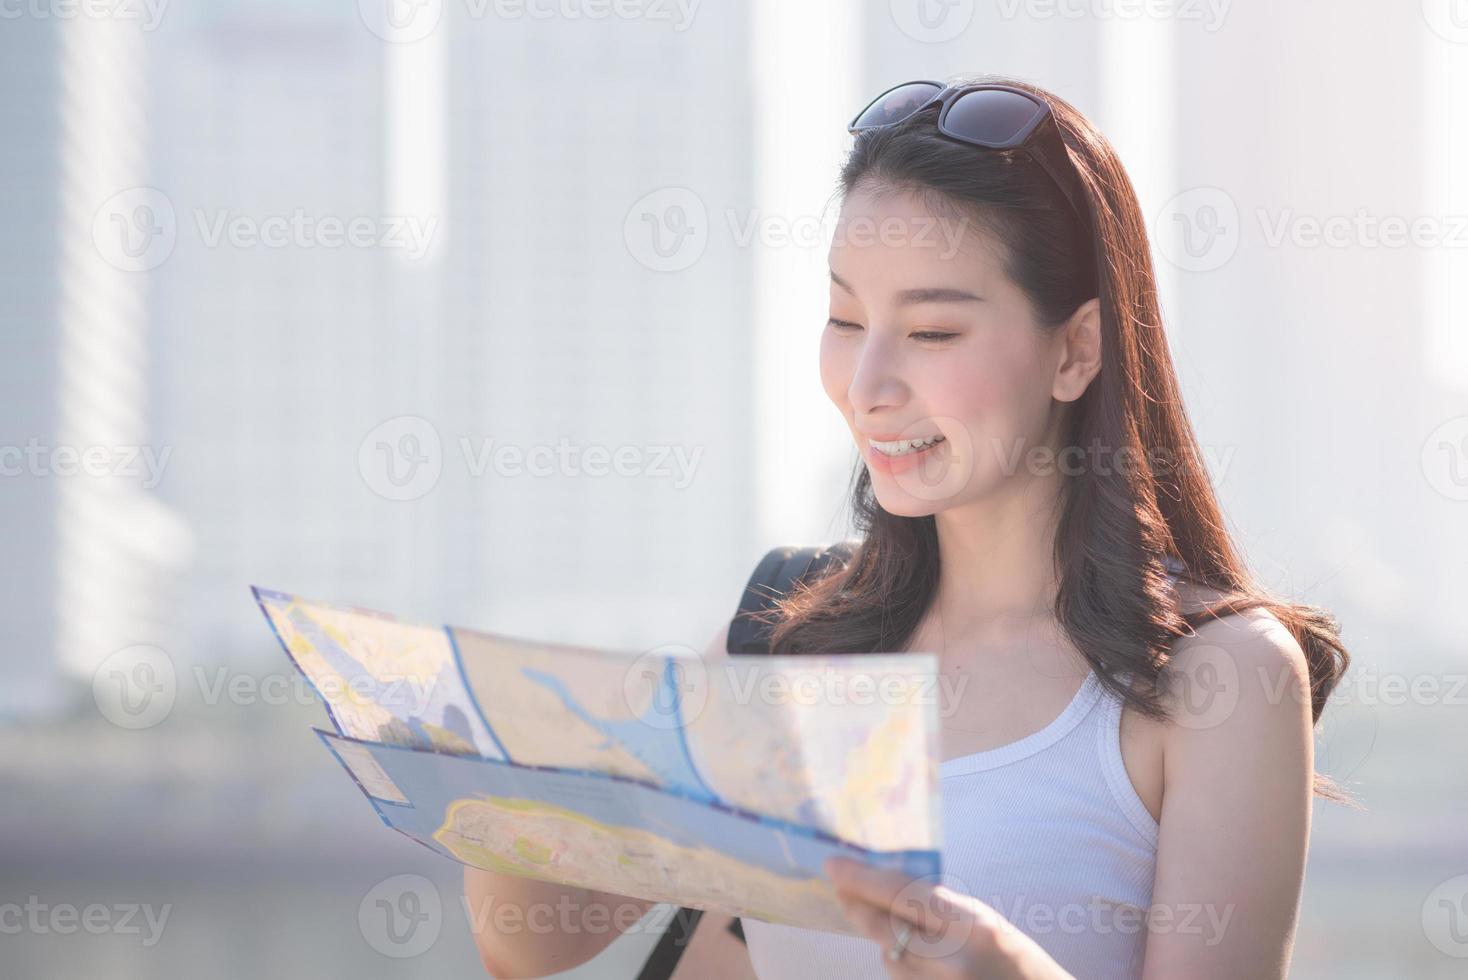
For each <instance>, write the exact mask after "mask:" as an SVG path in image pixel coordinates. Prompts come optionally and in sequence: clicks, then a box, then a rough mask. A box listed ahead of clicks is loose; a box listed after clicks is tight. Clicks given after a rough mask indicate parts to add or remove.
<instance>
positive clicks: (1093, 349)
mask: <svg viewBox="0 0 1468 980" xmlns="http://www.w3.org/2000/svg"><path fill="white" fill-rule="evenodd" d="M1058 336H1059V338H1060V362H1059V363H1058V364H1057V365H1056V366H1055V382H1054V384H1053V385H1052V386H1051V390H1050V394H1051V396H1052V397H1053V398H1054V399H1055V400H1056V401H1061V402H1073V401H1075V400H1076V399H1077V398H1080V397H1081V396H1082V395H1084V394H1085V393H1086V388H1087V387H1088V386H1089V385H1090V384H1091V379H1092V378H1094V377H1096V375H1097V374H1099V373H1100V372H1101V300H1100V299H1098V298H1094V297H1093V298H1092V299H1088V300H1086V301H1085V302H1084V303H1082V304H1081V305H1080V306H1078V307H1076V311H1075V312H1074V313H1072V314H1071V315H1070V319H1069V320H1067V321H1066V322H1065V325H1064V326H1063V327H1061V329H1060V331H1059V335H1058Z"/></svg>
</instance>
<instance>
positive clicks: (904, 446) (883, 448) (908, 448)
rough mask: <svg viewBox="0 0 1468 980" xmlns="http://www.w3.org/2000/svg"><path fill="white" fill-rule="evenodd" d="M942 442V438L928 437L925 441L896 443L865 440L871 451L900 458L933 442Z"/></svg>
mask: <svg viewBox="0 0 1468 980" xmlns="http://www.w3.org/2000/svg"><path fill="white" fill-rule="evenodd" d="M942 441H943V437H942V436H928V437H927V438H926V439H899V440H898V441H896V442H878V441H877V440H875V439H868V440H867V442H869V443H871V446H872V448H873V449H875V450H877V452H879V453H883V454H884V455H887V456H902V455H904V454H906V453H911V452H917V451H918V450H919V449H926V448H927V447H928V446H931V445H933V444H934V443H935V442H942Z"/></svg>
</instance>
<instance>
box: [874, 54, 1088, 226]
mask: <svg viewBox="0 0 1468 980" xmlns="http://www.w3.org/2000/svg"><path fill="white" fill-rule="evenodd" d="M934 103H938V104H941V106H942V108H941V109H939V110H938V132H940V133H942V134H943V135H944V136H947V137H948V138H949V139H954V140H958V141H959V142H961V143H970V144H972V145H974V146H981V147H984V148H985V149H989V150H1020V151H1022V152H1023V153H1025V154H1027V155H1028V156H1029V157H1030V159H1032V160H1034V161H1035V162H1036V163H1037V164H1039V165H1040V168H1041V169H1042V170H1044V171H1045V173H1046V174H1048V175H1049V177H1050V179H1051V181H1053V182H1054V184H1055V186H1056V187H1058V188H1060V192H1061V193H1062V194H1064V195H1065V199H1066V201H1067V202H1069V204H1070V207H1071V210H1072V211H1074V212H1075V213H1076V216H1077V217H1079V218H1080V219H1081V221H1082V222H1083V223H1086V224H1089V220H1088V217H1087V214H1088V212H1087V209H1086V208H1085V207H1084V206H1083V203H1084V201H1085V200H1086V198H1085V194H1084V193H1083V191H1082V190H1081V186H1080V179H1079V177H1078V176H1077V175H1076V172H1075V168H1074V166H1073V165H1072V164H1071V162H1070V157H1069V156H1068V155H1067V153H1066V151H1065V141H1064V140H1063V139H1062V138H1061V135H1060V125H1059V123H1057V122H1056V121H1055V115H1054V113H1052V112H1051V111H1050V106H1049V104H1048V103H1046V102H1045V100H1044V99H1041V98H1040V97H1039V96H1037V95H1033V94H1031V93H1029V92H1026V91H1024V90H1023V89H1018V88H1013V87H1011V86H1008V85H998V84H990V83H987V82H975V83H970V84H967V85H952V86H950V85H944V84H943V83H942V82H933V81H916V82H903V83H902V84H901V85H894V86H893V87H892V88H889V89H888V90H887V91H885V92H883V93H882V94H881V95H879V96H877V97H876V98H875V99H873V100H872V102H871V104H870V105H868V106H867V107H866V108H865V109H863V110H862V111H861V112H858V113H857V114H856V118H855V119H853V120H852V121H851V125H849V126H847V127H846V128H847V131H848V132H850V133H853V134H855V133H860V132H863V131H864V130H868V129H881V128H882V127H884V126H893V125H896V124H897V123H900V122H902V121H903V120H904V119H906V118H908V117H909V116H911V115H912V114H913V113H915V112H920V111H921V110H923V109H926V108H928V107H929V106H931V105H933V104H934Z"/></svg>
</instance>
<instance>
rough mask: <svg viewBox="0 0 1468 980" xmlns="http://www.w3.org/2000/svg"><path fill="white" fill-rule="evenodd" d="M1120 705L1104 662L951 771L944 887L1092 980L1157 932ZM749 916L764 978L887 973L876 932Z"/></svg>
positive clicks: (1124, 964) (944, 777) (1152, 839)
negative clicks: (1151, 922) (1065, 701)
mask: <svg viewBox="0 0 1468 980" xmlns="http://www.w3.org/2000/svg"><path fill="white" fill-rule="evenodd" d="M1179 567H1180V566H1179V565H1178V564H1177V563H1176V562H1175V561H1172V562H1170V563H1169V568H1170V569H1171V570H1172V571H1173V573H1174V574H1173V581H1174V582H1176V572H1177V570H1178V569H1179ZM1121 708H1122V702H1121V700H1120V699H1119V698H1118V697H1117V696H1116V695H1114V694H1112V693H1111V692H1110V691H1107V690H1106V689H1105V688H1104V687H1102V686H1101V682H1100V680H1099V679H1098V678H1097V676H1096V673H1095V671H1094V670H1093V671H1091V673H1090V674H1089V675H1087V677H1086V680H1085V681H1084V683H1082V685H1081V688H1080V690H1079V691H1077V692H1076V695H1075V697H1074V698H1073V699H1072V700H1071V702H1070V704H1069V705H1067V706H1066V708H1065V710H1064V711H1062V712H1061V713H1060V716H1059V717H1057V718H1056V719H1055V720H1054V721H1052V722H1051V723H1050V724H1048V725H1046V726H1045V727H1044V728H1042V729H1041V730H1040V731H1038V732H1035V733H1033V734H1031V735H1027V736H1025V737H1024V738H1022V739H1020V740H1018V741H1016V742H1010V743H1009V744H1008V745H1001V746H999V747H998V748H995V749H989V750H987V751H984V752H975V753H973V754H971V755H965V756H960V757H958V758H956V759H949V760H948V761H947V762H944V763H942V764H941V765H940V766H939V778H940V780H941V782H942V787H943V848H942V851H943V874H942V882H943V883H944V884H946V885H948V886H949V887H950V888H953V889H954V890H956V891H960V892H963V893H965V894H968V895H972V896H974V897H975V898H978V899H980V900H981V901H983V902H986V903H988V904H989V905H991V906H993V907H994V909H995V910H996V911H998V913H999V914H1000V915H1002V916H1003V917H1004V918H1005V919H1007V920H1008V921H1009V922H1011V923H1012V924H1013V925H1014V926H1016V927H1017V928H1018V929H1020V930H1021V931H1022V932H1024V933H1026V934H1028V935H1029V936H1030V937H1032V938H1033V939H1034V940H1035V942H1037V943H1038V944H1039V945H1040V946H1042V947H1043V948H1044V949H1045V951H1046V952H1047V953H1049V954H1050V955H1051V956H1052V957H1053V958H1054V959H1055V961H1056V962H1057V963H1059V964H1060V965H1061V966H1062V967H1064V968H1065V969H1066V970H1067V971H1069V972H1070V973H1072V974H1073V975H1075V976H1078V977H1085V978H1086V980H1135V978H1136V977H1139V976H1140V975H1141V972H1142V955H1143V953H1144V951H1145V948H1146V941H1147V930H1146V911H1147V908H1148V906H1149V905H1150V904H1151V901H1152V880H1153V872H1154V870H1155V867H1156V856H1157V822H1156V821H1155V820H1153V819H1152V815H1151V814H1150V813H1149V812H1148V811H1147V808H1146V806H1145V805H1144V804H1143V803H1142V801H1141V799H1140V798H1139V797H1138V796H1137V792H1136V790H1135V789H1134V788H1133V786H1132V781H1131V778H1130V777H1129V776H1128V775H1127V772H1126V767H1125V765H1124V764H1123V763H1122V757H1121V738H1120V720H1121ZM740 921H741V923H742V925H743V927H744V937H745V941H746V943H747V944H748V948H749V959H750V962H751V964H752V965H753V966H754V971H755V973H756V974H758V976H759V977H760V980H814V978H818V977H841V978H849V980H866V978H871V980H884V978H886V977H887V975H888V974H887V971H886V970H885V969H884V968H883V966H882V953H883V948H882V947H880V946H878V945H877V943H875V942H873V941H872V940H870V939H866V938H864V937H854V936H844V935H840V934H837V933H830V932H821V931H819V930H815V929H801V928H796V927H794V926H784V925H776V924H773V923H769V922H762V921H760V920H757V919H741V920H740ZM914 948H916V947H914ZM907 955H908V956H912V955H913V951H911V950H910V951H909V952H908V953H907Z"/></svg>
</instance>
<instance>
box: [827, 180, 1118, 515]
mask: <svg viewBox="0 0 1468 980" xmlns="http://www.w3.org/2000/svg"><path fill="white" fill-rule="evenodd" d="M1003 255H1004V253H1003V249H1002V246H1000V245H999V243H998V242H997V241H996V240H995V239H994V238H993V237H992V235H990V234H989V233H988V232H987V231H985V230H984V229H983V228H982V227H981V226H980V225H979V224H978V223H976V222H975V221H974V220H973V219H972V218H970V219H967V220H964V219H960V218H957V217H953V216H946V217H945V216H942V215H939V214H936V213H934V212H932V211H930V210H928V208H927V207H925V206H924V204H923V202H922V200H921V198H919V197H918V196H916V195H913V194H910V193H907V192H903V191H887V192H883V193H880V194H878V193H874V191H873V188H872V186H871V184H870V182H862V183H859V184H858V185H857V186H856V188H854V189H853V191H852V192H851V193H850V194H849V195H848V196H847V197H846V199H845V201H844V202H843V206H842V209H841V216H840V219H839V220H838V223H837V229H836V236H835V240H834V242H833V244H832V247H831V252H830V266H831V307H830V316H831V321H830V322H828V323H827V325H826V329H825V333H824V334H823V335H822V337H821V384H822V386H823V387H824V388H825V390H826V394H827V395H828V396H829V397H830V399H831V401H832V402H833V403H834V404H835V405H836V407H837V408H838V409H839V410H840V411H841V414H842V416H843V417H844V418H845V419H846V424H847V425H848V426H849V427H850V428H851V433H852V436H853V437H854V439H855V440H856V445H857V448H858V450H859V451H860V452H861V454H862V458H863V459H864V460H865V461H866V464H867V468H868V469H869V470H870V471H871V476H872V488H873V492H874V493H875V494H876V497H877V500H878V502H879V503H880V504H881V505H882V507H883V508H884V509H885V510H887V511H888V512H889V513H892V514H897V515H901V516H906V517H920V516H925V515H927V514H933V513H937V512H939V511H944V510H948V509H950V508H954V507H959V506H963V505H965V504H969V503H972V502H973V501H975V500H978V499H981V498H983V497H985V496H987V495H989V494H991V493H993V492H995V491H996V490H997V489H999V488H1001V487H1003V486H1005V485H1007V484H1008V483H1009V481H1013V480H1022V481H1023V480H1028V479H1031V478H1032V475H1033V474H1032V473H1031V472H1030V471H1029V469H1028V468H1027V467H1026V465H1025V454H1026V453H1029V452H1030V451H1031V450H1032V449H1034V448H1035V447H1037V446H1051V447H1054V446H1055V440H1056V438H1057V436H1058V433H1059V426H1060V422H1061V420H1062V412H1063V410H1064V408H1065V406H1064V404H1063V403H1064V402H1069V401H1073V400H1075V399H1076V398H1079V397H1080V396H1081V394H1082V393H1084V391H1085V388H1086V385H1087V384H1088V383H1089V382H1090V380H1091V378H1092V377H1094V376H1095V374H1096V372H1097V371H1098V370H1099V369H1100V360H1099V329H1100V326H1099V316H1098V315H1097V309H1098V304H1097V302H1096V301H1095V300H1094V299H1093V300H1090V301H1088V302H1087V303H1086V304H1083V305H1082V306H1081V307H1080V309H1078V310H1077V311H1076V313H1075V314H1074V315H1073V316H1072V317H1071V318H1070V320H1068V321H1067V323H1066V324H1064V325H1062V326H1061V327H1060V328H1059V329H1055V330H1053V331H1051V332H1049V333H1047V332H1046V331H1045V330H1043V329H1042V327H1041V325H1040V324H1039V323H1038V322H1037V320H1036V318H1035V314H1034V311H1033V309H1032V307H1031V305H1030V302H1029V300H1028V298H1027V297H1026V295H1025V294H1024V292H1023V291H1022V290H1021V289H1020V288H1019V286H1018V285H1016V284H1015V283H1014V282H1013V281H1012V280H1011V279H1010V278H1009V277H1008V275H1007V274H1006V273H1005V270H1004V261H1003ZM905 440H936V441H934V442H931V443H930V444H927V445H923V444H921V443H919V444H918V445H916V446H915V445H913V444H911V443H910V442H905ZM873 441H876V442H877V443H879V444H878V445H873Z"/></svg>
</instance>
